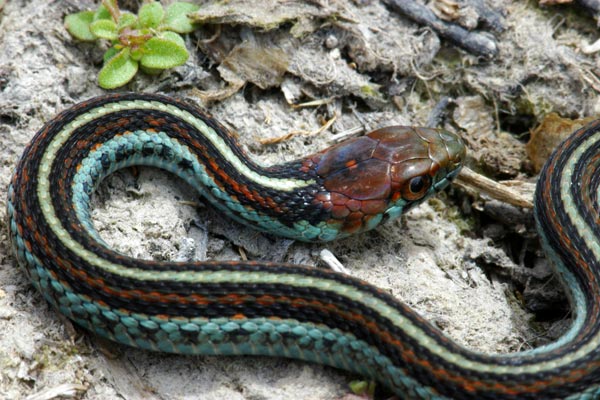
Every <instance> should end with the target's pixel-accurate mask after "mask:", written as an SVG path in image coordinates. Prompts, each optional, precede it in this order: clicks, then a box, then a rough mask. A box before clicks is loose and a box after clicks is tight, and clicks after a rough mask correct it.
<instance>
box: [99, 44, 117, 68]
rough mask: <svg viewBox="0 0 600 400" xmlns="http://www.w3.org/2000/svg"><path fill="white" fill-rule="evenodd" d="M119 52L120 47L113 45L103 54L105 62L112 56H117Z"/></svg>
mask: <svg viewBox="0 0 600 400" xmlns="http://www.w3.org/2000/svg"><path fill="white" fill-rule="evenodd" d="M118 52H119V49H117V48H116V47H114V46H113V47H111V48H110V49H108V50H106V51H105V52H104V55H103V56H102V60H103V61H104V64H106V63H107V62H108V60H110V59H111V58H113V57H114V56H116V55H117V53H118Z"/></svg>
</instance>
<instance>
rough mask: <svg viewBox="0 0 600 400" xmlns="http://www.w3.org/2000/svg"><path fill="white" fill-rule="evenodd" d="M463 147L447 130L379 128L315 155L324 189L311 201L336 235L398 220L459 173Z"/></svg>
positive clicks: (463, 151)
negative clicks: (328, 216) (328, 215)
mask: <svg viewBox="0 0 600 400" xmlns="http://www.w3.org/2000/svg"><path fill="white" fill-rule="evenodd" d="M464 158H465V146H464V144H463V142H462V140H461V139H460V137H459V136H457V135H455V134H452V133H450V132H446V131H442V130H436V129H430V128H414V127H406V126H393V127H387V128H382V129H378V130H376V131H373V132H371V133H369V134H367V135H365V136H362V137H359V138H355V139H351V140H348V141H346V142H343V143H340V144H339V145H336V146H333V147H331V148H329V149H327V150H326V151H324V152H322V153H319V154H317V155H316V156H314V158H313V161H314V162H315V166H314V168H315V171H316V173H317V175H318V176H319V177H320V178H321V179H322V183H323V187H324V188H325V189H326V190H325V191H323V192H321V193H318V194H317V195H316V196H315V201H316V202H318V203H320V204H321V205H322V207H323V208H324V209H326V210H328V211H329V212H330V213H331V219H330V220H329V221H328V225H329V226H331V227H336V229H337V230H339V234H338V237H339V236H347V235H349V234H353V233H357V232H362V231H366V230H369V229H372V228H374V227H375V226H377V225H378V224H379V223H381V222H382V221H384V220H388V219H394V218H397V217H398V216H399V215H400V214H402V212H403V211H405V210H407V209H408V208H409V207H411V206H413V205H415V204H418V203H420V202H422V201H423V200H424V199H426V198H427V197H429V196H430V195H432V194H434V193H436V192H438V191H440V190H442V189H444V188H445V187H446V186H448V184H449V183H450V181H451V180H452V179H453V178H454V177H455V176H456V175H458V172H459V171H460V168H461V167H462V164H463V160H464Z"/></svg>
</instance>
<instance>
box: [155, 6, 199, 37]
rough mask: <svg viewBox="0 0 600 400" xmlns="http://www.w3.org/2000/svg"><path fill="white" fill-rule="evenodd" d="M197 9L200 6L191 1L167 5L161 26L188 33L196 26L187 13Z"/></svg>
mask: <svg viewBox="0 0 600 400" xmlns="http://www.w3.org/2000/svg"><path fill="white" fill-rule="evenodd" d="M199 9H200V6H198V5H196V4H192V3H182V2H177V3H173V4H171V5H170V6H169V7H167V12H166V14H165V20H164V21H163V26H164V27H166V28H168V29H170V30H172V31H175V32H179V33H190V32H192V31H193V30H194V29H196V27H195V26H194V24H193V23H192V21H191V20H190V19H189V18H188V16H187V15H188V14H190V13H193V12H196V11H198V10H199Z"/></svg>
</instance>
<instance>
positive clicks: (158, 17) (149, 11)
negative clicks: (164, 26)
mask: <svg viewBox="0 0 600 400" xmlns="http://www.w3.org/2000/svg"><path fill="white" fill-rule="evenodd" d="M164 15H165V11H164V10H163V8H162V5H161V4H160V3H159V2H156V1H154V2H152V3H146V4H144V5H143V6H141V7H140V11H139V12H138V18H139V21H140V25H141V26H142V27H143V28H156V27H157V26H158V25H159V24H160V21H162V19H163V17H164Z"/></svg>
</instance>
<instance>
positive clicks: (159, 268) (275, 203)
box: [7, 93, 600, 400]
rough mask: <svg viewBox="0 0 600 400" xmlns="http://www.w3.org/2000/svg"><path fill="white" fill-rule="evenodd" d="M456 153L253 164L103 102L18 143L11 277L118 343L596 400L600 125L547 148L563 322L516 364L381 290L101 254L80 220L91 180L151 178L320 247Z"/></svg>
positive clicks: (122, 98) (227, 141) (391, 151)
mask: <svg viewBox="0 0 600 400" xmlns="http://www.w3.org/2000/svg"><path fill="white" fill-rule="evenodd" d="M465 154H466V150H465V144H464V142H463V141H462V140H461V138H460V137H459V136H458V135H456V134H453V133H451V132H448V131H445V130H438V129H432V128H423V127H410V126H390V127H384V128H380V129H377V130H374V131H372V132H370V133H368V134H366V135H364V136H361V137H356V138H352V139H348V140H346V141H344V142H342V143H339V144H336V145H333V146H331V147H329V148H327V149H325V150H323V151H320V152H317V153H315V154H312V155H309V156H306V157H303V158H300V159H298V160H295V161H289V162H284V163H282V164H278V165H272V166H268V167H264V166H260V165H258V163H256V162H255V161H253V160H252V157H250V156H248V155H247V154H246V152H245V151H244V150H243V149H242V147H241V146H240V145H239V144H238V140H237V138H236V135H235V134H234V133H232V132H231V131H230V130H229V129H227V128H225V127H224V126H223V125H221V124H220V123H219V122H218V121H216V120H215V119H214V118H213V117H211V116H210V115H209V114H207V113H206V112H204V111H202V110H201V109H199V108H198V107H196V106H194V105H192V104H191V103H189V102H187V101H185V100H183V99H175V98H171V97H167V96H164V95H159V94H149V93H120V94H111V95H104V96H100V97H96V98H92V99H90V100H87V101H84V102H82V103H79V104H76V105H74V106H72V107H71V108H69V109H67V110H65V111H63V112H62V113H60V114H59V115H57V116H56V117H54V118H52V119H51V120H49V121H48V122H47V123H46V124H45V125H44V126H43V127H42V128H41V129H40V130H39V131H38V132H37V134H36V135H35V136H34V138H33V139H32V140H31V142H30V143H29V144H28V145H27V146H26V148H25V150H24V152H23V155H22V156H21V158H20V160H19V161H18V163H17V166H16V168H15V172H14V174H13V176H12V179H11V181H10V184H9V187H8V201H7V216H8V227H9V237H10V241H11V245H12V249H13V251H14V254H15V259H16V263H17V264H18V265H19V266H20V267H21V269H22V270H23V271H24V273H25V275H27V277H28V278H29V280H30V281H31V282H32V284H33V286H34V287H35V288H36V289H37V290H38V291H39V292H40V293H41V294H42V295H43V297H44V298H45V299H46V300H47V302H48V303H50V305H51V306H52V307H53V308H55V309H57V310H58V311H59V312H60V313H62V314H63V315H65V316H66V317H68V318H69V319H70V320H72V321H73V322H74V323H75V324H76V325H78V326H81V327H83V328H84V329H85V330H87V331H90V332H91V333H92V334H94V335H97V336H101V337H104V338H107V339H109V340H112V341H115V342H118V343H121V344H124V345H128V346H134V347H137V348H141V349H146V350H150V351H159V352H167V353H178V354H188V355H189V354H201V355H222V356H242V355H260V356H273V357H287V358H293V359H299V360H303V361H307V362H313V363H319V364H323V365H328V366H332V367H335V368H339V369H343V370H346V371H349V372H350V373H353V374H357V375H360V376H363V377H365V378H366V379H372V380H375V381H377V382H379V383H380V384H381V385H382V386H383V387H386V388H387V389H388V390H390V391H391V392H393V393H395V394H396V395H397V396H398V397H399V398H402V399H432V400H433V399H435V400H442V399H495V400H497V399H595V398H598V397H599V396H600V371H599V368H600V346H599V345H600V321H599V306H600V299H599V298H598V297H599V296H600V283H599V279H600V275H599V273H600V265H599V261H598V260H600V243H599V240H598V238H599V234H600V232H599V228H598V223H597V222H598V219H599V215H600V214H599V209H598V207H599V206H598V193H599V191H600V187H599V184H600V173H598V171H597V169H598V167H599V166H600V122H598V121H596V122H593V123H591V124H589V125H587V126H585V127H583V128H581V129H579V130H577V131H575V132H574V133H573V134H572V135H571V136H570V137H569V138H568V139H567V140H566V141H565V142H564V143H563V144H562V145H561V146H559V147H558V148H557V149H556V150H555V152H554V153H553V155H552V156H551V157H550V159H549V160H548V161H547V163H546V165H545V167H544V168H543V170H542V172H541V174H540V177H539V180H538V183H537V189H536V193H535V212H534V214H535V218H536V221H537V227H538V231H539V234H540V238H541V241H542V243H543V245H544V248H545V249H546V252H547V254H548V257H549V258H550V259H551V260H552V261H553V263H554V268H555V270H556V274H557V276H558V277H559V278H560V279H561V280H562V282H563V283H564V286H565V288H566V292H567V294H568V297H569V300H570V302H571V305H572V315H573V318H572V320H573V322H572V324H571V326H570V328H568V329H567V331H566V332H565V333H564V334H563V335H562V336H561V337H560V338H559V339H558V340H557V341H556V342H553V343H551V344H548V345H545V346H542V347H539V348H535V349H532V350H527V351H522V352H517V353H510V354H484V353H480V352H477V351H473V350H469V349H466V348H465V347H463V346H461V345H459V344H457V343H455V342H454V341H452V340H451V339H450V338H448V337H447V336H446V335H445V334H444V333H443V332H442V331H440V330H439V329H438V328H437V327H435V326H434V325H432V324H431V323H429V322H428V321H427V320H426V319H424V318H423V317H422V316H420V315H419V314H418V313H417V312H415V311H413V310H412V309H411V308H410V307H409V306H408V305H406V304H405V303H403V302H401V301H400V300H398V299H396V298H395V297H394V296H392V295H391V294H389V293H388V292H387V291H385V290H382V289H380V288H377V287H375V286H373V285H371V284H369V283H367V282H365V281H363V280H359V279H357V278H355V277H352V276H350V275H348V274H343V273H339V272H334V271H331V270H328V269H322V268H314V267H309V266H303V265H295V264H286V263H277V262H268V261H262V260H241V261H220V260H209V261H189V262H188V261H186V262H171V261H152V260H144V259H136V258H132V257H130V256H127V255H124V254H121V253H119V252H117V251H115V250H113V249H111V248H110V246H109V245H107V244H106V243H105V242H104V240H103V239H102V238H101V236H100V234H99V233H98V231H97V230H96V229H95V227H94V224H93V222H92V219H91V216H90V200H91V198H92V196H93V195H94V191H95V190H96V188H97V187H98V185H99V184H100V182H101V181H102V180H103V179H104V178H105V177H107V176H108V175H110V174H112V173H113V172H115V171H117V170H119V169H122V168H126V167H131V166H152V167H158V168H161V169H164V170H166V171H168V172H170V173H173V174H175V175H176V176H178V177H180V178H182V179H183V180H184V181H185V182H187V183H188V184H190V185H191V186H192V187H193V188H195V189H196V190H197V191H198V193H199V195H200V196H201V197H202V198H203V199H204V200H205V201H206V202H208V203H210V204H211V205H212V206H213V207H215V208H216V209H218V210H219V211H220V212H222V213H223V214H225V215H227V216H228V217H230V218H232V219H233V220H235V221H238V222H241V223H243V224H246V225H249V226H251V227H253V228H255V229H257V230H259V231H262V232H266V233H268V234H274V235H280V236H284V237H287V238H291V239H296V240H300V241H305V242H327V241H330V240H334V239H340V238H345V237H348V236H350V235H353V234H358V233H362V232H366V231H369V230H372V229H374V228H376V227H377V226H379V225H380V224H382V223H384V222H386V221H389V220H393V219H396V218H398V217H399V216H400V215H401V214H402V213H403V212H404V211H406V210H408V209H409V208H411V207H413V206H415V205H417V204H419V203H420V202H422V201H424V200H425V199H427V198H428V197H429V196H432V195H434V194H435V193H437V192H439V191H441V190H443V189H444V188H446V187H447V186H448V185H449V184H450V183H451V182H452V181H453V180H454V178H455V177H456V176H457V175H458V173H459V171H460V169H461V168H462V166H463V164H464V162H465Z"/></svg>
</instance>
